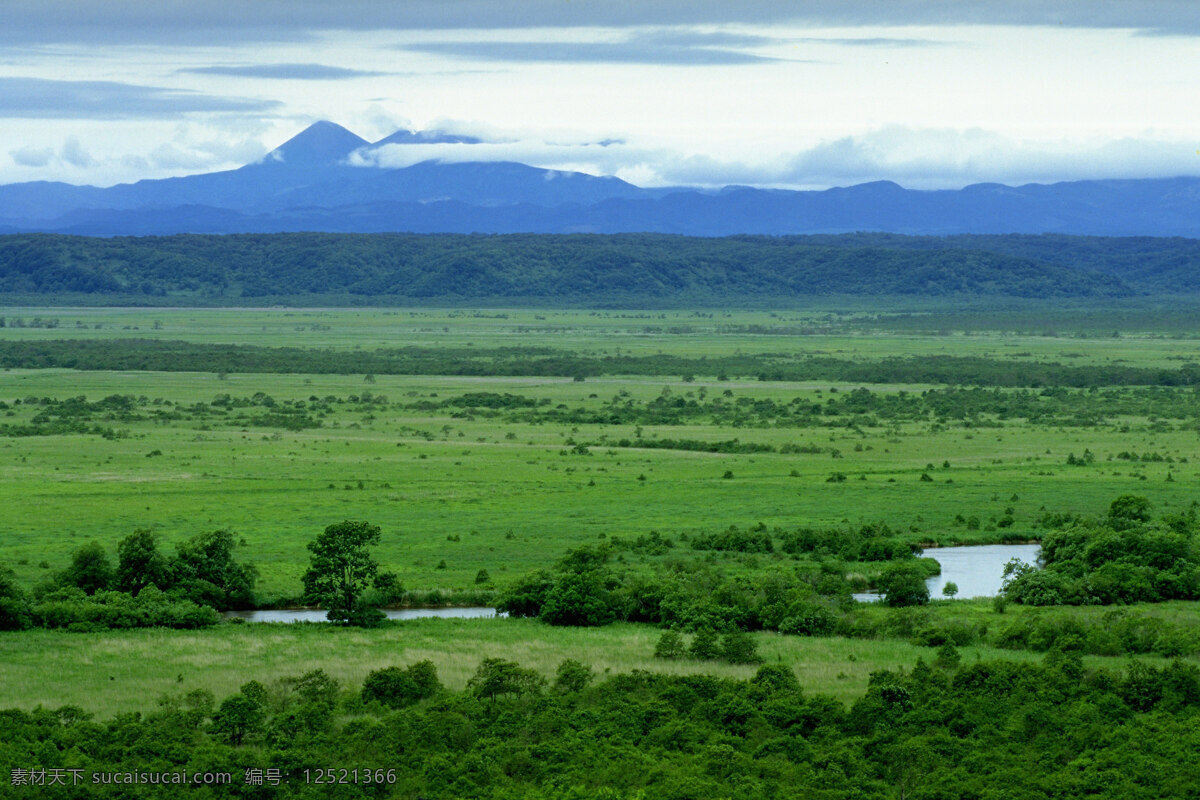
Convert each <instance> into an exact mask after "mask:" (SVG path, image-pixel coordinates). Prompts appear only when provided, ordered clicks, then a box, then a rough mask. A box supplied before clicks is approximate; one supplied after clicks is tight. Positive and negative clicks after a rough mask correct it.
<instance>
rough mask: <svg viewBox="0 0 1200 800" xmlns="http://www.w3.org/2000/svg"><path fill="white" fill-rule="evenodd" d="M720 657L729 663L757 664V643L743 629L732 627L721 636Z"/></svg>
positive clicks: (758, 659)
mask: <svg viewBox="0 0 1200 800" xmlns="http://www.w3.org/2000/svg"><path fill="white" fill-rule="evenodd" d="M720 652H721V658H723V659H725V660H726V661H728V662H729V663H730V664H759V663H762V656H760V655H759V654H758V643H757V642H755V641H754V639H753V638H751V636H750V634H748V633H746V632H745V631H743V630H741V629H739V628H734V629H733V630H731V631H729V632H728V633H726V634H725V635H724V636H722V637H721V644H720Z"/></svg>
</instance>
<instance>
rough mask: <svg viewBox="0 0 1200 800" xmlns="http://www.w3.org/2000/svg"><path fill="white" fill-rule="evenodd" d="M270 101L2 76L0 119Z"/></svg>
mask: <svg viewBox="0 0 1200 800" xmlns="http://www.w3.org/2000/svg"><path fill="white" fill-rule="evenodd" d="M279 106H280V103H278V102H276V101H274V100H254V99H248V98H240V97H219V96H215V95H208V94H203V93H200V92H189V91H181V90H176V89H164V88H160V87H155V86H140V85H137V84H131V83H118V82H115V81H61V80H48V79H45V78H7V77H0V117H8V118H14V117H21V118H27V119H85V118H86V119H129V118H149V117H174V116H177V115H179V114H188V113H193V112H202V111H207V112H239V113H247V112H265V111H270V110H273V109H275V108H278V107H279Z"/></svg>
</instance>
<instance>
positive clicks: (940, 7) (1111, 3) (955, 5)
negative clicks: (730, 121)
mask: <svg viewBox="0 0 1200 800" xmlns="http://www.w3.org/2000/svg"><path fill="white" fill-rule="evenodd" d="M786 23H795V24H802V25H807V26H817V27H822V26H825V27H846V26H858V25H872V26H881V25H882V26H897V25H962V24H981V25H1049V26H1063V27H1074V28H1131V29H1145V30H1149V31H1159V32H1171V33H1176V34H1191V35H1195V34H1200V4H1197V3H1195V2H1194V0H1137V2H1130V0H1088V2H1080V0H1008V1H1007V2H996V1H995V0H905V2H887V3H881V2H879V1H878V0H796V1H795V2H780V0H738V2H728V0H693V2H688V3H680V2H678V0H639V2H636V3H621V2H613V1H612V0H572V2H564V1H563V0H522V2H520V3H517V4H514V3H512V2H511V0H456V1H455V2H446V0H405V2H386V3H385V2H379V0H340V2H337V3H330V2H328V0H255V2H244V3H239V4H238V5H237V8H236V12H234V11H231V4H230V2H229V0H156V1H155V2H153V3H147V2H145V0H107V1H106V2H104V3H98V2H96V1H95V0H55V1H54V2H46V0H5V2H4V25H3V26H0V43H8V44H15V43H20V44H34V45H45V44H47V43H65V42H82V43H92V44H127V43H153V44H160V45H161V44H179V45H207V44H220V45H228V44H231V43H238V42H263V41H304V40H306V39H312V38H315V37H316V36H317V35H319V33H320V32H322V31H332V30H340V31H380V30H397V31H399V30H468V29H478V30H483V29H498V28H503V29H519V28H563V27H577V28H578V27H609V28H613V27H616V28H629V27H641V26H664V25H667V26H673V25H681V26H688V25H732V24H746V25H779V24H786Z"/></svg>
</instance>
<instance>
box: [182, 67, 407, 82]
mask: <svg viewBox="0 0 1200 800" xmlns="http://www.w3.org/2000/svg"><path fill="white" fill-rule="evenodd" d="M178 72H184V73H190V74H192V75H223V76H228V77H232V78H267V79H272V80H296V81H334V80H344V79H346V78H370V77H375V76H378V75H386V74H387V73H386V72H370V71H367V70H361V69H345V68H343V67H331V66H328V65H326V64H243V65H238V66H212V67H189V68H187V69H181V70H178Z"/></svg>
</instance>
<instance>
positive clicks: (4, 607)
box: [0, 567, 30, 631]
mask: <svg viewBox="0 0 1200 800" xmlns="http://www.w3.org/2000/svg"><path fill="white" fill-rule="evenodd" d="M29 625H30V617H29V597H28V596H27V595H26V594H25V592H24V591H22V590H21V587H20V586H18V585H17V576H16V573H14V572H13V571H12V570H11V569H9V568H8V567H0V631H20V630H24V629H26V628H28V627H29Z"/></svg>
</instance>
